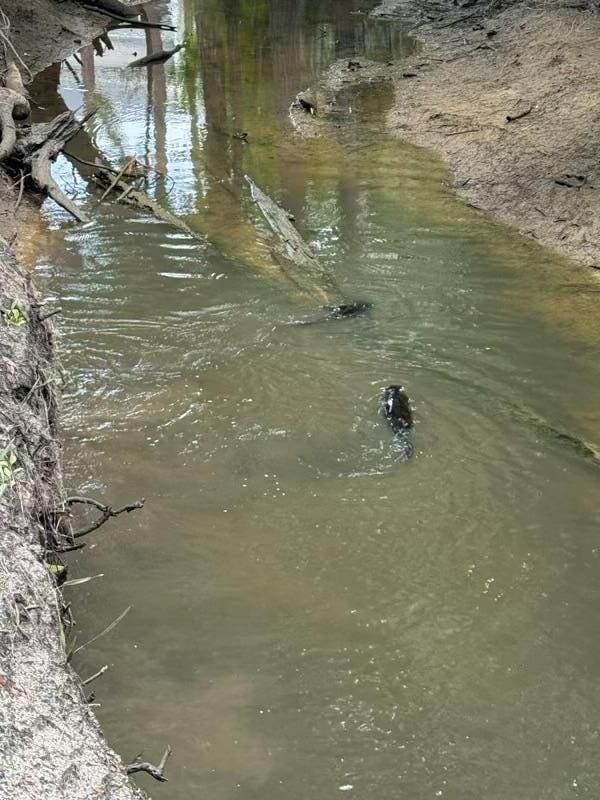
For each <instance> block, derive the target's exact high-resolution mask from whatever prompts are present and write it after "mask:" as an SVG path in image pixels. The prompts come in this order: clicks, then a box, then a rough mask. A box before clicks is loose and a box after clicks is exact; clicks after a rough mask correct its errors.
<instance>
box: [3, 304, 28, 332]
mask: <svg viewBox="0 0 600 800" xmlns="http://www.w3.org/2000/svg"><path fill="white" fill-rule="evenodd" d="M1 312H2V317H3V319H4V322H5V323H6V324H7V325H12V326H14V327H15V328H19V327H20V326H21V325H25V323H26V322H27V317H26V316H25V314H24V313H23V312H22V311H21V309H20V308H19V306H18V305H17V303H16V301H15V302H14V303H13V304H12V305H11V307H10V308H3V309H1Z"/></svg>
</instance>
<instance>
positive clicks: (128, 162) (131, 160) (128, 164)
mask: <svg viewBox="0 0 600 800" xmlns="http://www.w3.org/2000/svg"><path fill="white" fill-rule="evenodd" d="M135 163H136V157H135V153H134V154H133V155H132V156H131V158H129V159H126V160H125V162H124V164H123V166H122V167H121V169H120V170H119V171H118V172H117V175H116V177H115V178H114V180H112V181H111V183H110V185H109V186H108V187H107V188H106V189H105V190H104V192H103V193H102V197H101V198H100V200H98V202H99V203H101V202H102V201H103V200H104V198H105V197H106V196H107V195H109V194H110V193H111V192H112V190H113V189H114V188H115V186H116V185H117V183H118V182H119V181H120V179H121V178H122V177H123V175H124V174H125V173H126V172H127V170H128V169H129V168H130V167H131V166H132V165H133V164H135Z"/></svg>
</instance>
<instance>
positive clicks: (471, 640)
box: [28, 0, 600, 800]
mask: <svg viewBox="0 0 600 800" xmlns="http://www.w3.org/2000/svg"><path fill="white" fill-rule="evenodd" d="M364 5H365V4H364V3H362V4H361V3H359V2H354V1H353V2H346V3H341V2H338V3H336V2H334V1H333V0H329V1H327V0H321V1H320V2H319V0H313V2H308V1H307V2H299V1H298V2H296V1H293V0H271V2H269V1H268V0H226V1H225V0H195V2H194V0H189V2H188V1H187V0H180V2H179V3H178V2H173V3H172V4H171V5H168V4H163V5H162V6H160V5H159V8H158V11H162V12H163V13H167V14H169V13H170V14H171V15H172V17H173V19H174V21H175V23H176V24H177V26H178V29H179V34H178V36H179V37H180V39H181V38H184V37H185V39H186V41H187V47H186V49H185V50H183V51H181V52H180V53H178V54H177V55H176V56H175V57H174V58H173V59H172V60H170V61H169V62H167V64H166V65H162V66H157V67H153V68H151V69H145V68H144V69H141V70H134V69H129V68H127V67H126V64H127V63H128V62H129V61H131V60H132V59H133V58H135V56H134V55H133V54H134V52H135V53H137V55H138V57H139V56H141V55H144V54H145V52H146V50H145V48H146V44H147V43H148V44H149V45H150V46H151V48H154V49H159V48H160V47H166V46H172V44H173V43H174V42H175V41H176V39H175V38H174V36H175V35H173V34H168V33H167V34H160V33H152V34H151V35H150V36H149V37H148V42H146V39H145V35H144V33H143V32H141V31H120V32H115V33H114V34H112V38H113V41H114V44H115V50H114V51H112V52H107V53H106V54H105V56H104V58H102V59H101V58H97V57H96V58H95V59H94V57H93V55H90V51H89V50H88V49H86V50H84V51H83V52H82V54H81V55H82V58H81V61H82V65H81V66H80V65H79V64H77V63H76V62H75V61H73V60H72V61H71V62H70V63H71V67H72V71H69V69H68V68H66V67H65V66H63V68H62V70H61V73H60V94H59V95H58V96H57V95H56V93H54V94H53V93H52V92H51V91H49V90H48V91H47V98H46V100H47V103H46V104H45V109H46V111H47V112H48V114H50V115H52V114H54V113H57V110H60V109H61V108H64V105H65V104H66V105H67V106H69V107H70V108H77V107H79V106H82V105H83V106H84V108H91V107H97V108H98V112H97V114H96V116H95V117H94V118H93V119H92V121H91V122H90V123H89V124H88V127H87V133H86V135H85V136H83V137H79V140H78V141H77V142H74V143H73V144H72V145H71V151H72V152H73V153H75V152H76V150H77V148H79V150H80V153H84V154H85V152H86V151H88V157H89V152H91V150H92V148H91V143H92V142H93V143H95V145H96V146H97V147H98V148H99V149H100V150H101V151H102V152H103V153H104V154H105V155H106V156H107V157H108V158H109V159H110V161H111V162H112V163H113V164H120V163H122V162H123V159H124V158H125V157H126V156H127V155H130V154H133V153H135V154H137V157H138V159H139V160H142V161H144V162H147V163H149V164H151V165H152V166H154V167H156V168H157V169H158V170H160V171H161V172H163V173H164V174H165V175H166V176H167V178H166V179H162V180H161V179H157V180H154V181H153V183H152V189H151V191H152V192H153V193H154V194H155V196H156V197H157V198H158V199H159V200H160V201H161V202H162V203H163V205H165V206H166V207H168V208H170V209H171V211H172V212H173V213H175V214H177V215H178V216H181V217H182V218H183V219H185V221H186V222H187V223H188V225H189V226H190V227H191V228H193V229H194V230H197V231H198V232H199V233H200V234H201V236H200V238H198V239H194V238H192V237H189V236H186V235H185V234H184V233H182V232H180V231H177V230H174V229H172V228H170V227H169V226H167V225H165V224H163V223H160V222H157V221H156V220H154V219H152V218H151V217H149V216H147V215H145V214H142V213H140V212H138V211H135V210H131V209H128V208H124V207H122V206H117V205H116V204H114V203H104V204H100V205H97V204H96V201H97V198H98V193H97V192H96V193H95V194H94V193H88V191H87V188H86V187H87V184H86V183H85V182H84V181H83V180H82V179H81V178H80V177H79V175H78V173H77V170H76V168H75V165H74V163H73V162H70V161H68V160H67V159H66V158H62V159H61V160H60V162H59V164H58V166H57V175H58V176H59V177H60V178H61V180H62V182H63V184H64V185H65V186H66V187H68V188H69V189H70V190H71V191H73V190H75V191H76V192H77V195H78V198H79V202H81V203H82V204H83V205H85V206H86V207H87V208H88V209H89V210H93V217H94V223H93V224H92V225H91V226H84V227H81V226H78V225H76V224H74V223H72V222H71V221H70V220H69V219H68V218H67V217H66V216H65V215H64V214H63V213H62V212H61V211H60V210H57V209H56V207H54V206H52V205H51V204H50V203H48V204H46V206H45V210H46V221H45V222H44V225H45V226H46V227H45V228H44V229H43V230H41V231H40V232H39V234H38V236H37V240H38V242H39V241H41V242H42V246H43V251H42V252H40V250H39V249H37V250H36V251H35V252H34V250H33V248H32V249H31V252H30V253H29V254H28V258H29V260H30V261H31V263H32V264H33V266H34V267H35V268H36V270H37V272H38V279H39V280H40V281H41V282H42V283H43V285H44V287H45V290H46V292H47V293H48V294H49V295H50V296H54V297H56V298H57V299H58V301H59V304H60V305H61V306H62V308H63V314H62V316H61V317H60V318H59V319H60V322H59V329H60V331H61V359H62V365H63V367H64V370H65V373H66V376H67V380H68V383H67V393H66V401H65V409H64V424H65V432H66V438H67V445H66V464H67V466H68V475H67V483H68V485H70V486H72V487H76V488H77V490H78V491H81V492H84V493H87V494H91V495H94V496H99V497H101V498H104V499H107V500H109V501H110V502H114V503H115V504H119V503H121V502H128V501H131V500H135V499H137V498H139V497H145V498H146V499H147V504H146V508H145V509H144V510H143V511H141V512H137V513H136V514H131V515H124V516H121V517H120V518H119V520H118V521H114V522H111V523H109V524H108V525H106V526H105V527H103V528H102V529H101V530H100V531H98V532H97V533H96V534H92V535H91V536H90V537H88V538H89V545H88V548H87V549H86V550H83V551H82V552H81V553H80V554H78V555H77V556H74V557H72V558H71V561H70V577H71V578H74V577H78V576H86V575H95V574H98V573H103V577H102V578H99V579H97V580H94V581H91V582H89V583H86V584H85V585H81V586H76V587H73V588H68V589H66V590H65V593H67V594H68V599H72V601H73V604H74V608H75V610H76V618H77V623H78V628H77V630H78V634H77V635H78V642H79V643H82V642H84V641H86V640H88V639H90V638H91V637H92V636H93V635H94V634H95V633H97V632H98V631H100V630H101V629H102V628H104V627H105V626H106V625H107V624H108V623H109V622H110V621H111V620H112V619H114V618H115V617H117V616H118V615H119V614H120V612H121V611H123V609H124V608H125V607H127V606H129V605H131V606H132V610H131V611H130V613H129V614H128V615H127V616H126V617H125V619H124V620H123V621H122V622H121V623H120V625H119V626H118V627H117V628H116V629H115V630H114V631H112V632H111V633H110V634H109V635H106V636H103V637H102V638H101V639H99V640H98V641H97V642H95V643H94V644H91V645H90V646H88V647H87V648H85V650H83V651H82V652H81V653H79V654H77V656H76V657H75V659H74V665H75V667H76V669H77V670H78V671H79V672H80V673H81V674H82V676H83V677H85V676H87V675H88V674H91V673H93V672H95V671H96V670H97V669H98V668H99V667H100V666H101V665H103V664H109V665H110V669H109V670H108V672H107V673H106V674H105V675H104V676H103V677H102V678H101V679H99V680H98V681H96V682H95V683H94V684H92V686H91V687H90V688H93V689H94V690H95V692H96V695H97V700H98V702H100V703H101V706H100V707H99V708H98V709H97V713H98V717H99V719H100V721H101V724H102V726H103V729H104V731H105V733H106V735H107V737H108V739H109V741H110V742H111V744H112V745H113V746H114V747H115V748H116V749H117V750H118V751H119V752H120V753H121V754H122V755H123V757H124V758H125V759H130V758H132V757H133V756H134V755H135V754H136V753H137V752H139V751H140V750H141V749H142V748H143V749H144V755H145V756H146V757H147V758H149V759H154V760H157V759H158V758H159V756H160V754H161V752H162V750H163V749H164V747H165V745H166V744H167V743H169V744H170V745H171V746H172V747H173V757H172V759H171V761H170V762H169V765H168V769H167V774H168V776H169V780H170V783H169V784H168V785H167V787H166V788H165V789H163V788H161V787H160V786H159V785H158V784H154V783H153V782H152V781H151V780H150V779H149V778H147V777H146V776H142V777H141V778H140V783H141V784H143V785H144V786H145V787H146V788H147V789H149V790H150V791H151V792H152V793H153V795H154V796H155V797H156V798H160V797H169V798H170V800H184V798H185V800H189V798H207V800H228V799H229V798H238V797H239V798H261V800H262V798H266V797H268V798H271V799H272V800H275V799H276V798H286V800H291V799H292V798H294V800H306V798H308V797H310V798H314V799H315V800H323V799H324V798H332V797H336V796H338V795H339V793H340V792H341V793H344V792H346V793H348V794H349V796H353V797H359V798H363V799H365V798H368V799H369V800H375V799H377V800H395V799H396V798H406V800H421V799H422V800H425V799H426V798H435V797H443V798H452V799H453V800H470V798H473V800H475V798H477V800H480V798H486V800H508V798H523V799H524V800H525V799H527V798H531V799H532V800H533V798H536V800H539V799H541V798H544V799H550V798H552V799H554V798H556V800H563V799H564V798H566V797H571V796H572V795H573V796H579V795H588V794H589V796H594V795H596V794H597V787H598V780H599V778H600V766H599V763H598V740H599V718H600V699H599V696H598V692H597V681H598V670H599V668H600V637H599V636H598V619H597V618H598V612H599V609H600V581H599V579H598V578H599V574H598V573H599V561H600V551H599V549H598V546H599V545H598V531H599V523H600V511H599V508H598V477H599V475H600V472H599V468H598V462H597V461H596V460H594V457H593V456H592V455H591V454H590V452H589V451H586V449H585V447H584V446H582V445H581V442H586V443H588V444H590V445H591V446H593V445H594V443H596V444H597V445H600V408H599V403H598V399H599V390H600V359H599V356H600V347H599V345H598V341H599V335H600V315H599V314H598V291H599V284H598V280H597V277H596V276H595V275H594V274H593V273H591V272H587V271H584V270H582V269H579V268H577V267H574V266H573V265H572V264H569V263H566V262H564V261H563V260H561V259H560V258H559V257H558V256H554V255H552V254H550V253H549V252H547V251H545V250H543V249H541V248H539V247H538V246H536V245H535V244H532V243H529V242H527V241H525V240H524V239H522V238H520V237H518V236H516V235H515V234H513V233H512V232H511V231H509V230H507V229H505V228H503V227H502V226H499V225H495V224H492V223H491V222H489V221H487V220H486V219H484V218H483V217H481V216H480V215H478V214H477V212H476V211H474V210H473V209H471V208H469V207H467V206H465V205H464V204H463V203H461V202H460V201H459V200H458V199H456V198H455V197H454V196H453V195H452V192H451V191H450V190H449V189H448V188H447V176H446V173H445V170H444V167H443V165H442V164H441V163H440V162H439V161H438V160H437V159H436V158H435V157H434V156H432V154H431V153H429V152H427V151H422V150H419V149H417V148H414V147H411V146H407V145H405V144H403V143H402V142H400V141H398V140H396V139H392V138H390V137H389V136H388V134H387V133H386V128H385V120H386V112H387V110H388V109H389V108H390V107H391V104H392V103H393V101H394V96H393V89H392V87H391V85H388V84H379V85H372V86H370V87H368V88H364V87H363V88H358V89H355V90H350V89H348V90H347V91H345V92H344V93H341V95H340V97H341V98H342V99H341V100H340V104H341V105H343V106H344V108H345V109H346V111H345V113H342V114H340V118H339V122H338V123H335V122H334V123H331V124H330V125H329V127H328V128H327V130H326V132H325V134H324V135H323V136H322V137H321V138H320V139H313V140H308V141H303V140H301V139H300V138H299V137H297V136H295V135H294V134H293V132H292V128H291V125H290V120H289V116H288V106H289V103H290V100H291V99H293V97H294V95H295V94H296V92H298V91H299V90H302V89H304V88H306V87H308V86H310V85H314V84H315V83H316V81H317V80H318V79H319V77H320V76H321V75H322V73H323V71H324V70H325V69H326V68H327V67H328V65H329V64H330V63H332V62H333V61H334V60H335V59H337V58H369V59H372V60H382V61H387V60H388V59H390V58H399V57H401V56H402V54H403V53H407V52H408V51H409V50H410V48H411V47H413V46H414V44H413V43H411V41H410V40H409V39H408V38H407V37H406V36H404V35H403V34H402V31H401V30H399V29H397V28H396V27H394V26H393V25H392V24H389V23H384V22H376V21H373V20H369V18H368V17H367V16H365V15H364V14H361V13H351V12H352V11H353V10H354V11H359V10H360V8H361V7H362V8H364ZM161 36H162V39H161ZM57 75H58V73H57V71H56V70H55V71H54V77H55V78H56V76H57ZM50 77H51V76H50ZM38 85H39V84H38ZM55 106H56V107H55ZM350 107H351V108H352V113H351V114H350V113H348V108H350ZM40 113H42V112H40ZM241 131H244V132H247V133H248V140H249V142H248V143H247V144H246V143H244V142H243V141H241V140H239V139H235V138H233V134H235V133H236V132H241ZM245 173H249V174H250V175H251V176H252V177H253V178H254V180H256V181H257V183H258V184H259V185H260V186H261V187H262V188H263V189H265V191H267V192H269V193H270V194H271V196H273V197H274V198H276V199H277V200H279V201H280V202H281V203H282V204H283V205H284V206H285V207H286V208H288V209H289V210H291V212H293V214H294V215H295V217H296V224H297V226H298V228H299V230H300V231H301V232H302V234H303V235H304V236H305V238H306V239H307V240H308V241H310V242H311V243H312V244H313V245H314V247H315V249H316V250H317V252H318V254H319V259H320V260H321V261H322V262H323V263H324V264H325V265H326V266H327V267H328V268H330V269H331V272H332V274H333V275H334V276H335V279H336V281H337V282H338V283H339V284H340V285H341V286H342V288H343V290H344V291H345V293H346V294H347V295H348V296H350V297H353V298H359V299H365V300H369V301H370V302H372V304H373V310H372V312H371V313H370V315H366V316H362V317H359V318H355V319H349V320H339V321H330V322H322V323H317V324H311V325H294V324H290V323H293V322H294V321H295V320H297V319H298V318H299V317H300V316H301V315H302V314H304V313H306V312H307V311H309V312H311V313H312V312H314V311H315V310H316V307H312V308H307V306H306V304H305V302H304V301H302V302H299V301H298V298H297V297H295V296H294V293H293V291H290V287H289V286H288V284H287V282H286V280H285V279H282V278H281V277H278V276H277V274H276V272H275V271H274V270H272V269H271V268H270V267H268V260H269V259H268V252H267V248H266V247H265V245H264V240H263V239H261V237H260V236H257V235H256V228H255V227H254V226H253V225H252V224H250V223H249V222H248V219H249V217H252V215H254V218H255V219H256V220H257V221H258V220H260V214H259V212H258V211H257V209H256V207H255V206H253V205H252V203H251V202H250V200H249V198H248V196H247V190H246V187H245V185H244V180H243V175H244V174H245ZM261 224H262V225H263V227H264V222H263V223H260V222H258V225H259V227H260V225H261ZM261 262H264V265H266V266H264V265H263V266H264V268H261ZM389 383H403V384H404V385H405V386H406V387H407V390H408V393H409V395H410V397H411V399H412V401H413V403H414V405H415V409H416V411H415V416H416V420H417V425H416V454H415V457H414V458H413V459H412V460H411V461H409V462H407V463H402V462H399V461H398V460H396V459H395V458H394V455H393V450H392V449H391V440H392V434H391V431H390V430H389V428H388V427H387V426H386V424H385V422H384V421H383V420H382V419H381V417H380V416H379V415H378V398H379V395H380V392H381V389H382V387H383V386H385V385H387V384H389Z"/></svg>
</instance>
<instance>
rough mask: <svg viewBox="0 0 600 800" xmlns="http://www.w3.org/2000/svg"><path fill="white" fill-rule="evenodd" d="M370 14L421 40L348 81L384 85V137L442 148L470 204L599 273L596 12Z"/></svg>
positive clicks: (542, 5)
mask: <svg viewBox="0 0 600 800" xmlns="http://www.w3.org/2000/svg"><path fill="white" fill-rule="evenodd" d="M374 13H375V14H376V15H378V16H384V17H385V16H387V17H391V18H399V19H401V20H402V21H403V22H404V23H405V26H406V29H407V30H409V31H411V32H412V34H413V35H414V36H416V37H417V38H418V39H419V41H420V42H421V46H420V47H419V49H418V52H417V53H416V54H415V55H414V56H412V57H411V58H410V59H409V60H408V61H403V62H402V63H401V64H388V65H371V66H368V65H367V66H366V68H365V70H364V71H363V70H355V71H354V72H352V73H351V75H348V76H347V77H348V79H349V80H352V81H355V80H359V79H362V80H364V79H365V78H367V79H372V78H376V77H378V78H382V79H391V80H393V81H394V84H395V102H394V107H393V110H392V111H391V112H390V114H389V116H388V125H389V128H390V130H391V131H392V132H393V133H394V135H397V136H398V137H400V138H402V139H404V140H407V141H410V142H412V143H414V144H417V145H420V146H423V147H428V148H431V149H433V150H436V151H437V152H439V153H441V154H442V155H443V156H444V157H445V159H446V161H447V163H448V166H449V169H450V174H451V179H452V182H453V185H454V188H455V189H456V190H457V191H458V193H459V194H460V195H461V196H463V197H464V198H465V199H466V200H467V201H468V202H470V203H471V204H473V205H474V206H476V207H477V208H480V209H482V210H483V211H485V212H487V213H489V214H492V215H494V216H495V217H497V218H499V219H501V220H503V221H505V222H507V223H509V224H510V225H512V226H514V227H516V228H517V229H518V230H519V231H521V232H522V233H523V234H525V235H526V236H528V237H531V238H533V239H535V240H537V241H539V242H540V243H542V244H545V245H548V246H550V247H552V248H554V249H556V250H558V251H560V252H562V253H563V254H565V255H567V256H569V257H571V258H572V259H574V260H576V261H577V262H579V263H580V264H584V265H587V266H589V267H595V268H597V269H598V268H600V66H599V60H598V42H600V15H598V14H597V13H596V14H595V13H593V11H591V10H590V9H589V8H588V4H587V3H585V2H582V3H576V2H559V1H558V0H530V2H527V3H525V2H510V3H509V2H502V1H501V0H496V2H492V3H489V2H488V0H485V2H484V0H479V2H478V1H477V0H475V2H472V1H471V2H463V3H462V7H460V6H457V5H455V4H453V3H450V2H449V1H448V0H444V1H443V2H427V1H425V2H424V1H423V0H403V1H400V2H399V1H398V0H388V2H386V3H383V4H382V5H381V6H379V7H378V8H377V9H376V10H375V12H374ZM336 69H337V74H336V75H333V74H332V76H331V77H332V78H333V79H334V80H336V81H338V82H339V79H340V77H341V76H340V74H339V72H340V69H341V70H344V69H345V70H347V65H344V66H342V65H337V67H336ZM334 72H335V70H334ZM361 72H363V74H362V75H361ZM509 118H511V119H509Z"/></svg>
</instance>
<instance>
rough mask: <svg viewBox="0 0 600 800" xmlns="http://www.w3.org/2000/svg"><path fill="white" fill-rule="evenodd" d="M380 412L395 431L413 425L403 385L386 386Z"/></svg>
mask: <svg viewBox="0 0 600 800" xmlns="http://www.w3.org/2000/svg"><path fill="white" fill-rule="evenodd" d="M381 413H382V414H383V416H384V417H385V418H386V419H387V420H388V421H389V423H390V425H391V426H392V428H393V429H394V431H395V432H396V433H397V432H398V431H402V430H407V429H408V428H412V426H413V417H412V409H411V407H410V402H409V399H408V395H407V394H406V391H405V390H404V386H388V387H387V388H386V389H385V390H384V392H383V397H382V399H381Z"/></svg>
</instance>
